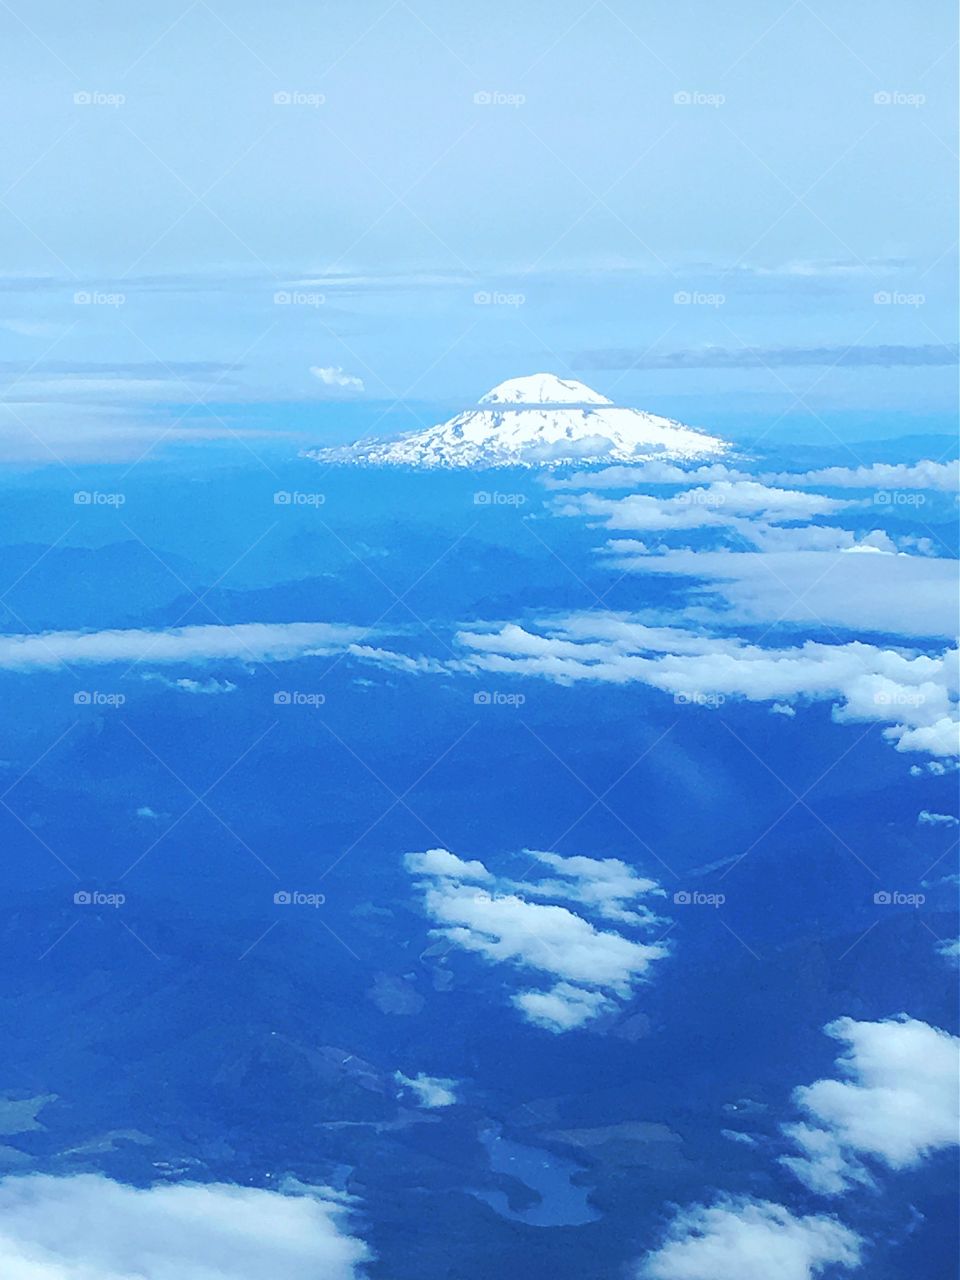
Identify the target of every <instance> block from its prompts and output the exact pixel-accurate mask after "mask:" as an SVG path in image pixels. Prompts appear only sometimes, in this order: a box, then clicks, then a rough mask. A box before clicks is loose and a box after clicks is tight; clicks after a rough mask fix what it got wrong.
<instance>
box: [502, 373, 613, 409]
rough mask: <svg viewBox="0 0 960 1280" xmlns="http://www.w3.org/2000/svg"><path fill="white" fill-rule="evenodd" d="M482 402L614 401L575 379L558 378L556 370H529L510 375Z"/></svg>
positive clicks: (606, 402)
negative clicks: (542, 371)
mask: <svg viewBox="0 0 960 1280" xmlns="http://www.w3.org/2000/svg"><path fill="white" fill-rule="evenodd" d="M479 403H480V404H513V405H524V404H575V405H579V404H612V403H613V401H612V400H608V399H607V397H606V396H602V395H600V393H599V392H598V391H594V390H593V389H592V388H590V387H588V386H587V385H586V383H585V382H577V381H576V380H575V379H573V378H570V379H565V378H558V377H557V375H556V374H555V373H530V374H527V375H526V376H525V377H522V378H508V379H507V381H506V382H500V383H498V384H497V386H495V387H494V388H493V390H492V391H488V392H487V394H486V395H485V396H481V397H480V400H479Z"/></svg>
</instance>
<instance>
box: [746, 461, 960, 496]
mask: <svg viewBox="0 0 960 1280" xmlns="http://www.w3.org/2000/svg"><path fill="white" fill-rule="evenodd" d="M764 479H765V480H770V481H772V482H774V483H777V484H795V485H825V486H827V487H828V488H832V489H940V490H943V491H945V492H951V493H952V492H954V491H955V490H956V489H957V488H958V486H960V463H957V462H931V461H930V460H929V459H927V458H925V459H923V461H921V462H914V463H905V462H897V463H887V462H875V463H873V465H872V466H869V467H825V468H823V469H822V470H820V471H807V472H806V473H805V474H803V475H775V476H765V477H764Z"/></svg>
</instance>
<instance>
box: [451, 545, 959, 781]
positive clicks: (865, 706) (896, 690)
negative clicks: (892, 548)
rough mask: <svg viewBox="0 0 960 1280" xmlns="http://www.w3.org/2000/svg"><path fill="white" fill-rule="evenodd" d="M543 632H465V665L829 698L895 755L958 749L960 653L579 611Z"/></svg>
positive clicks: (713, 695) (679, 696)
mask: <svg viewBox="0 0 960 1280" xmlns="http://www.w3.org/2000/svg"><path fill="white" fill-rule="evenodd" d="M864 558H865V559H866V558H867V557H864ZM870 558H871V559H872V557H870ZM543 631H544V633H543V634H538V633H536V632H532V631H527V630H525V629H524V628H522V627H518V626H516V625H515V624H513V623H508V624H506V625H505V626H502V627H500V628H499V629H498V630H496V631H486V632H485V631H461V632H459V633H458V635H457V639H458V641H459V642H460V643H461V644H462V645H463V646H464V647H465V648H466V649H467V650H468V654H469V656H468V657H467V658H466V660H465V662H464V663H463V664H462V665H464V666H466V667H467V668H468V669H469V668H473V669H476V670H483V671H491V672H495V673H498V674H504V675H511V676H525V675H526V676H535V677H541V678H545V679H548V680H553V681H556V682H557V683H560V684H573V683H576V682H580V681H601V682H604V683H608V684H629V683H633V682H638V683H642V684H646V685H649V686H651V687H653V688H656V689H660V690H662V691H663V692H665V693H669V694H672V695H673V696H674V698H675V699H676V700H678V701H682V702H684V703H704V702H709V701H711V700H712V704H713V705H719V704H720V703H722V701H723V700H724V699H725V698H743V699H745V700H747V701H750V702H773V703H778V704H786V705H792V703H793V702H794V701H796V700H797V699H800V698H803V699H810V700H815V701H823V700H830V701H833V702H834V703H835V706H834V711H833V717H834V719H835V720H836V721H837V722H838V723H847V722H860V723H869V722H871V721H874V722H876V723H878V724H883V725H886V726H887V727H886V729H885V731H884V732H885V735H886V736H887V737H888V739H889V741H891V742H892V743H893V745H894V746H895V747H896V749H897V750H898V751H924V752H928V753H931V754H933V755H939V756H945V757H949V756H954V755H957V754H958V753H960V723H958V704H957V695H958V691H960V690H958V653H957V650H955V649H949V650H946V651H945V652H943V653H939V654H936V655H929V654H924V653H917V652H916V651H913V650H909V649H894V648H881V647H879V646H877V645H871V644H864V643H863V642H861V641H856V640H855V641H851V642H849V643H847V644H820V643H816V642H814V641H807V642H806V643H805V644H802V645H798V646H794V647H791V648H779V649H777V648H769V649H765V648H761V647H759V646H757V645H750V644H747V643H745V642H744V641H742V640H738V639H732V638H726V637H717V636H710V635H705V634H699V633H696V632H692V631H682V630H679V629H677V628H671V627H649V626H647V625H645V624H644V623H641V622H639V621H638V620H636V619H634V618H632V617H630V616H629V615H622V614H596V613H587V614H577V615H573V616H572V617H569V618H565V619H560V620H558V621H555V622H553V623H552V624H549V625H548V624H543ZM781 714H783V713H782V712H781Z"/></svg>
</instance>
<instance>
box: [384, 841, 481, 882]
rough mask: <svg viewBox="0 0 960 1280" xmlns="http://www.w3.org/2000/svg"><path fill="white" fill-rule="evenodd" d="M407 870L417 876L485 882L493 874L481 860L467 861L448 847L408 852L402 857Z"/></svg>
mask: <svg viewBox="0 0 960 1280" xmlns="http://www.w3.org/2000/svg"><path fill="white" fill-rule="evenodd" d="M404 865H405V866H406V868H407V870H408V871H412V872H413V874H414V875H418V876H439V877H448V876H449V877H450V878H451V879H453V880H471V881H476V882H479V883H485V882H487V881H490V880H492V879H493V876H492V875H491V874H490V872H489V871H488V870H487V868H486V867H485V866H484V865H483V863H482V862H476V861H471V862H467V861H465V859H463V858H458V857H457V855H456V854H455V853H451V852H450V851H449V849H427V851H426V852H425V853H408V854H407V855H406V857H405V858H404Z"/></svg>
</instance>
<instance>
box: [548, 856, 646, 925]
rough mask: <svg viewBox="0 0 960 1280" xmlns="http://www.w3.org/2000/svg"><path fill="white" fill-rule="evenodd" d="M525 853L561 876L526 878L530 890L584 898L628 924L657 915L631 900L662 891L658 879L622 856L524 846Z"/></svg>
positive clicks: (578, 899)
mask: <svg viewBox="0 0 960 1280" xmlns="http://www.w3.org/2000/svg"><path fill="white" fill-rule="evenodd" d="M524 853H525V854H528V855H529V856H530V857H531V858H535V859H536V860H537V861H538V862H540V863H542V864H543V865H545V866H548V867H550V868H551V870H553V871H554V872H556V874H557V875H558V876H559V877H560V878H559V879H553V880H541V881H539V882H537V881H530V880H526V879H525V880H524V882H523V889H524V891H525V892H526V893H529V894H533V895H534V896H535V897H538V898H561V899H566V900H568V901H573V902H580V903H582V904H583V905H584V906H587V907H592V908H594V909H595V910H596V911H597V913H598V914H599V915H601V916H603V917H604V918H605V919H607V920H621V921H625V922H626V923H628V924H647V923H653V922H654V921H655V920H656V916H655V915H654V914H653V913H652V912H651V911H650V909H649V908H648V907H641V908H640V910H639V911H638V910H636V909H635V908H634V907H632V906H628V904H630V903H635V902H636V901H637V900H638V899H640V898H645V897H649V896H650V895H651V894H658V895H662V892H663V891H662V890H661V889H660V887H659V885H658V884H657V882H656V881H655V880H648V879H646V877H645V876H640V875H637V873H636V871H634V869H633V867H629V866H627V864H626V863H625V862H621V861H620V859H619V858H585V857H582V856H575V857H571V858H564V857H561V856H560V854H558V853H543V852H539V851H537V850H534V849H524Z"/></svg>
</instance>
